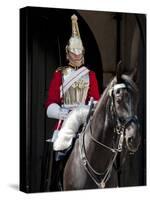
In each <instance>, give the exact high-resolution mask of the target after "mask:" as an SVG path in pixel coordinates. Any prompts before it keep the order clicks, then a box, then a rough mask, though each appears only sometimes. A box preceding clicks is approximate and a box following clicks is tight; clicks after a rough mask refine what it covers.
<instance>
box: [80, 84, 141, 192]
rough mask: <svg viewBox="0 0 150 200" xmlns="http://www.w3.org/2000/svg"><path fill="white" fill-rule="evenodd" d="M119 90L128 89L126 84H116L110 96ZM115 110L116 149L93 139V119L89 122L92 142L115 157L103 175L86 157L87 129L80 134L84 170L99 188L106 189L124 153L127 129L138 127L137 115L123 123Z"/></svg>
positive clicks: (110, 91)
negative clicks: (116, 163) (114, 167)
mask: <svg viewBox="0 0 150 200" xmlns="http://www.w3.org/2000/svg"><path fill="white" fill-rule="evenodd" d="M118 88H119V89H121V88H126V85H125V84H116V85H115V86H114V87H113V88H111V89H110V90H109V96H110V97H112V92H113V91H114V90H115V89H118ZM111 99H112V98H111ZM113 106H114V105H113ZM90 110H91V109H90ZM113 110H114V112H115V113H113V116H114V117H115V118H114V119H113V120H115V126H114V134H116V135H117V136H118V138H119V139H118V140H117V145H116V147H114V148H112V147H109V146H107V145H105V144H103V143H101V142H100V141H98V140H97V139H95V138H94V137H93V134H92V128H91V118H90V120H89V121H88V124H89V127H90V138H91V139H92V141H93V142H94V143H96V144H97V145H99V146H101V147H103V148H105V149H106V150H108V151H110V152H112V153H113V157H112V159H111V160H110V162H109V165H108V167H107V168H106V170H105V171H104V172H103V173H99V172H97V171H96V170H94V169H93V167H92V166H91V164H90V163H89V161H88V158H87V155H86V149H85V141H84V138H85V128H84V130H83V132H82V134H80V140H79V145H80V155H81V160H82V162H83V165H84V168H85V170H86V172H87V173H88V174H89V176H90V177H91V179H92V180H93V181H94V182H95V184H96V185H97V187H98V188H104V187H105V185H106V182H107V181H108V179H109V178H110V175H111V171H112V167H113V164H114V162H115V160H116V157H117V155H118V153H119V152H121V151H122V147H123V142H124V138H125V130H126V128H127V127H128V126H129V125H130V124H131V123H132V122H133V123H135V124H137V125H138V118H137V116H136V115H133V116H131V117H127V118H125V119H124V120H123V122H121V121H120V120H119V117H118V116H117V112H116V109H113ZM89 112H91V111H89Z"/></svg>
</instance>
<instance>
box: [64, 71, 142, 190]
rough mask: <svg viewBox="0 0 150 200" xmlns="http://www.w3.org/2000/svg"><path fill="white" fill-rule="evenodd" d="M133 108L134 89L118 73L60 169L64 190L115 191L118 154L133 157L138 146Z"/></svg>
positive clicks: (134, 104)
mask: <svg viewBox="0 0 150 200" xmlns="http://www.w3.org/2000/svg"><path fill="white" fill-rule="evenodd" d="M137 105H138V89H137V86H136V85H135V83H134V81H133V79H132V77H131V76H128V75H124V74H121V72H120V70H118V72H117V75H116V77H115V78H114V79H113V80H112V81H111V82H110V84H109V85H108V87H107V88H106V89H105V91H104V92H103V95H102V97H101V99H100V101H99V102H98V104H97V106H96V109H95V111H94V114H93V115H92V117H90V119H89V121H88V124H87V126H86V128H85V129H84V130H83V131H82V133H81V134H80V136H79V139H77V140H76V142H75V146H74V148H73V151H72V152H71V155H70V157H69V159H68V161H67V163H66V166H65V168H64V175H63V187H64V190H79V189H92V188H104V187H118V175H117V168H116V167H115V165H116V158H117V156H118V154H120V155H122V157H124V156H125V154H126V152H132V153H134V152H136V151H137V150H138V147H139V144H140V134H139V123H138V118H137Z"/></svg>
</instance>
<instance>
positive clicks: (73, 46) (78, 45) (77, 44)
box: [66, 14, 84, 55]
mask: <svg viewBox="0 0 150 200" xmlns="http://www.w3.org/2000/svg"><path fill="white" fill-rule="evenodd" d="M77 20H78V18H77V16H76V15H75V14H74V15H72V16H71V21H72V36H71V37H70V39H69V43H68V45H67V46H66V51H67V52H68V51H69V52H71V53H74V54H76V55H79V54H83V53H84V47H83V44H82V40H81V37H80V32H79V27H78V22H77Z"/></svg>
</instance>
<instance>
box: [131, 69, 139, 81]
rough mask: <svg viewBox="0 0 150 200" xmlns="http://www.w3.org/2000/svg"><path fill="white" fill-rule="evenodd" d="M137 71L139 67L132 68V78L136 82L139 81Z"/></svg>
mask: <svg viewBox="0 0 150 200" xmlns="http://www.w3.org/2000/svg"><path fill="white" fill-rule="evenodd" d="M137 72H138V69H137V67H135V68H134V69H133V70H132V72H131V74H130V78H131V79H132V80H133V81H134V82H136V81H137Z"/></svg>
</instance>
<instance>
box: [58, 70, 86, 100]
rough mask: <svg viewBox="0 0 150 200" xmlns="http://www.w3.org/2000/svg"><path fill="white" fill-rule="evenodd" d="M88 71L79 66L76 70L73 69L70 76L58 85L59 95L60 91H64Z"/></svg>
mask: <svg viewBox="0 0 150 200" xmlns="http://www.w3.org/2000/svg"><path fill="white" fill-rule="evenodd" d="M88 72H89V70H88V69H87V68H86V67H81V68H80V69H78V70H77V71H73V72H72V73H70V76H69V77H68V78H66V80H65V81H64V83H63V85H61V86H60V97H62V93H65V92H66V91H67V90H68V89H69V88H70V87H71V86H72V84H73V83H74V82H76V81H78V80H79V79H80V78H81V77H82V76H84V75H86V74H87V73H88ZM62 87H63V90H62Z"/></svg>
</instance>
